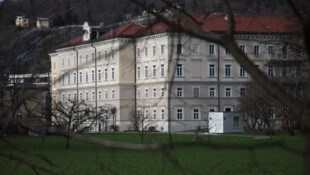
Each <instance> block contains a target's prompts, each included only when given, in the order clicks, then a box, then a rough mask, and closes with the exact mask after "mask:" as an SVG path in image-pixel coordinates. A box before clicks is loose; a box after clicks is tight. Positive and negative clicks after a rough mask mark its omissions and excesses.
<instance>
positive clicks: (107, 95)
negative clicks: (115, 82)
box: [104, 89, 109, 99]
mask: <svg viewBox="0 0 310 175" xmlns="http://www.w3.org/2000/svg"><path fill="white" fill-rule="evenodd" d="M104 98H105V99H108V98H109V93H108V90H107V89H105V90H104Z"/></svg>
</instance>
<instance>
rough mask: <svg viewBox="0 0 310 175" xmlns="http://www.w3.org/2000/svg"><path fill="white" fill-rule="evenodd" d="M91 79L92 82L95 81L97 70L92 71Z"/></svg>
mask: <svg viewBox="0 0 310 175" xmlns="http://www.w3.org/2000/svg"><path fill="white" fill-rule="evenodd" d="M91 81H92V82H94V81H95V71H94V70H92V71H91Z"/></svg>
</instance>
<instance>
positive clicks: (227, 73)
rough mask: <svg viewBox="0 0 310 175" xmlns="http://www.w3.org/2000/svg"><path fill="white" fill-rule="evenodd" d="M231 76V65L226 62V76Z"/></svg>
mask: <svg viewBox="0 0 310 175" xmlns="http://www.w3.org/2000/svg"><path fill="white" fill-rule="evenodd" d="M230 76H231V65H230V64H226V65H225V77H230Z"/></svg>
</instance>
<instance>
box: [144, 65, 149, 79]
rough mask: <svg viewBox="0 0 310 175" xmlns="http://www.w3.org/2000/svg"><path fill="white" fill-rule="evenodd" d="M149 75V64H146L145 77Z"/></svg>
mask: <svg viewBox="0 0 310 175" xmlns="http://www.w3.org/2000/svg"><path fill="white" fill-rule="evenodd" d="M148 77H149V66H144V78H148Z"/></svg>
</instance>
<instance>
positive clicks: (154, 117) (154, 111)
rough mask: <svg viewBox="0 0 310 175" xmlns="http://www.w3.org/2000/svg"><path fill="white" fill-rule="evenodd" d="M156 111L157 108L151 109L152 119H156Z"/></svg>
mask: <svg viewBox="0 0 310 175" xmlns="http://www.w3.org/2000/svg"><path fill="white" fill-rule="evenodd" d="M156 113H157V110H156V109H153V119H154V120H156V117H157V116H156Z"/></svg>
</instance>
